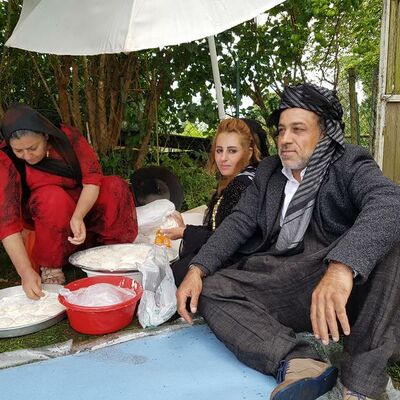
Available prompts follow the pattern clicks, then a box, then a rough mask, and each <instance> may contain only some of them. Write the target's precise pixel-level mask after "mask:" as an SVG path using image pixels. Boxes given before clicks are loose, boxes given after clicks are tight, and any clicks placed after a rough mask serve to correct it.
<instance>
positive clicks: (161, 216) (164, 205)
mask: <svg viewBox="0 0 400 400" xmlns="http://www.w3.org/2000/svg"><path fill="white" fill-rule="evenodd" d="M174 211H175V205H174V203H172V202H171V201H169V200H167V199H160V200H155V201H152V202H151V203H149V204H146V205H145V206H141V207H136V213H137V221H138V229H139V233H140V234H141V235H145V236H150V235H153V238H152V240H154V235H155V233H156V230H157V229H160V228H161V227H163V228H171V227H173V226H176V225H174V221H175V220H174V219H173V218H172V217H170V216H171V214H172V213H173V212H174ZM175 224H176V222H175Z"/></svg>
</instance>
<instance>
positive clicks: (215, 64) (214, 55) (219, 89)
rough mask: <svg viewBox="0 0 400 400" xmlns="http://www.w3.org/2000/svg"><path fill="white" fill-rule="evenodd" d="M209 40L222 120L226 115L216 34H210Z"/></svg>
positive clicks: (219, 112)
mask: <svg viewBox="0 0 400 400" xmlns="http://www.w3.org/2000/svg"><path fill="white" fill-rule="evenodd" d="M207 40H208V47H209V49H210V58H211V66H212V71H213V78H214V86H215V93H216V96H217V104H218V116H219V119H220V120H222V119H225V118H226V115H225V108H224V99H223V96H222V87H221V79H220V76H219V69H218V60H217V50H216V48H215V40H214V36H208V37H207Z"/></svg>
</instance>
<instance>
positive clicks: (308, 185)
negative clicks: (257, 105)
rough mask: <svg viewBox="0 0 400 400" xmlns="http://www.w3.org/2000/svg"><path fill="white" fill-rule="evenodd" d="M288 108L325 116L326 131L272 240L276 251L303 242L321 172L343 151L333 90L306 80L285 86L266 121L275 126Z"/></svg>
mask: <svg viewBox="0 0 400 400" xmlns="http://www.w3.org/2000/svg"><path fill="white" fill-rule="evenodd" d="M288 108H303V109H305V110H308V111H313V112H315V113H316V114H317V115H319V116H320V117H322V118H323V119H324V122H325V132H324V137H323V138H322V139H321V140H320V141H319V142H318V144H317V146H316V148H315V150H314V153H313V154H312V156H311V158H310V160H309V162H308V164H307V170H306V173H305V175H304V178H303V180H302V181H301V183H300V186H299V188H298V189H297V191H296V193H295V195H294V196H293V198H292V200H291V202H290V204H289V207H288V209H287V212H286V215H285V218H284V220H283V224H282V228H281V230H280V233H279V236H278V239H277V242H276V244H275V247H276V249H277V250H278V251H279V252H285V251H287V250H290V249H294V248H296V247H297V246H298V245H299V244H300V243H301V242H302V240H303V237H304V234H305V232H306V230H307V227H308V225H309V223H310V220H311V216H312V213H313V210H314V204H315V199H316V196H317V193H318V190H319V188H320V186H321V183H322V180H323V178H324V175H325V173H326V172H327V170H328V169H329V166H330V164H331V163H332V162H333V161H335V160H336V159H337V158H338V157H340V156H341V155H342V154H343V152H344V137H343V129H344V124H343V122H342V116H343V109H342V106H341V104H340V101H339V99H338V98H337V95H336V92H335V91H332V90H329V89H326V88H324V87H318V86H315V85H312V84H309V83H305V84H301V85H296V86H287V87H286V88H285V90H284V92H283V95H282V99H281V104H280V106H279V108H278V109H277V110H275V111H274V112H273V113H272V114H271V117H270V118H269V125H270V126H273V125H275V126H277V125H278V123H279V117H280V114H281V112H282V111H284V110H286V109H288Z"/></svg>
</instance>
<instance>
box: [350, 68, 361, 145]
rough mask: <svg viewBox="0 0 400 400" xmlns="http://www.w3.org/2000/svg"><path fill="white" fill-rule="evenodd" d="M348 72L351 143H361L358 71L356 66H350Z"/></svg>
mask: <svg viewBox="0 0 400 400" xmlns="http://www.w3.org/2000/svg"><path fill="white" fill-rule="evenodd" d="M347 73H348V80H349V100H350V132H351V143H352V144H360V120H359V116H358V102H357V91H356V71H355V70H354V68H349V70H348V71H347Z"/></svg>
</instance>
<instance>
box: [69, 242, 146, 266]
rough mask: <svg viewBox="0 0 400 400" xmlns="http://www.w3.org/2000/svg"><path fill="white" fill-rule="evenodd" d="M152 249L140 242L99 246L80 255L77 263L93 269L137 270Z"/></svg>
mask: <svg viewBox="0 0 400 400" xmlns="http://www.w3.org/2000/svg"><path fill="white" fill-rule="evenodd" d="M149 251H150V247H149V246H146V245H140V244H132V245H121V246H118V245H115V246H108V247H98V248H94V249H91V250H89V251H86V252H85V253H83V254H81V255H80V256H78V257H77V258H76V260H75V263H76V264H78V265H79V266H81V267H87V268H89V269H91V270H97V271H102V270H108V271H127V270H137V269H138V265H139V264H142V263H143V262H144V261H145V260H146V258H147V256H148V254H149Z"/></svg>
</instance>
